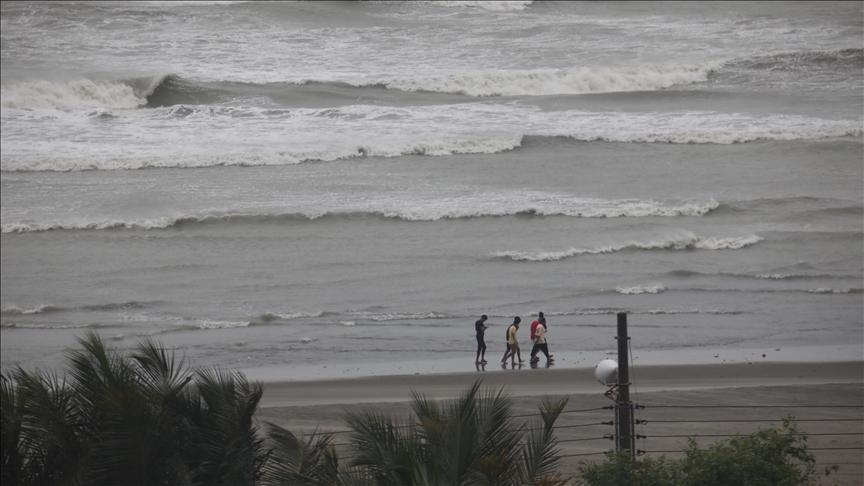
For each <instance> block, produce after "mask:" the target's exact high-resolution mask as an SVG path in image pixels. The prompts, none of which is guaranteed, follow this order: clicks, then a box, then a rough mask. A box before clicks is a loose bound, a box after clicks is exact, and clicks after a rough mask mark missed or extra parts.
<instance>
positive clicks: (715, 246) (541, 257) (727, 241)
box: [493, 233, 762, 262]
mask: <svg viewBox="0 0 864 486" xmlns="http://www.w3.org/2000/svg"><path fill="white" fill-rule="evenodd" d="M760 241H762V238H761V237H759V236H756V235H752V236H744V237H732V238H716V237H712V238H702V237H698V236H695V235H693V234H692V233H690V234H688V235H687V236H685V237H681V238H674V239H670V240H665V241H657V242H648V243H638V242H632V243H628V244H625V245H617V246H605V247H600V248H590V249H586V248H582V249H578V248H570V249H569V250H566V251H554V252H542V251H541V252H520V251H502V252H497V253H493V255H494V256H496V257H502V258H509V259H511V260H514V261H531V262H547V261H555V260H563V259H565V258H570V257H574V256H579V255H598V254H602V253H615V252H618V251H624V250H737V249H740V248H744V247H747V246H750V245H755V244H756V243H758V242H760Z"/></svg>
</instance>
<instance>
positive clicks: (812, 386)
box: [258, 362, 864, 485]
mask: <svg viewBox="0 0 864 486" xmlns="http://www.w3.org/2000/svg"><path fill="white" fill-rule="evenodd" d="M487 369H490V371H485V372H476V373H447V374H423V375H420V374H418V375H402V376H398V375H397V376H380V377H369V378H354V379H339V380H319V381H293V382H277V381H272V382H271V381H268V382H266V383H265V391H264V397H263V399H262V402H261V407H260V410H259V413H258V419H259V421H260V422H262V423H263V422H272V423H275V424H278V425H281V426H283V427H286V428H288V429H289V430H292V431H294V432H311V431H312V430H314V429H315V428H316V427H317V428H318V429H319V430H329V431H336V432H341V431H345V430H346V428H345V425H344V422H343V420H342V417H343V414H344V412H345V411H346V410H347V409H349V408H355V407H368V408H375V409H378V410H389V411H391V412H392V413H394V414H395V415H396V416H397V417H408V416H409V414H410V406H409V401H410V399H411V393H412V390H416V391H418V392H421V393H424V394H425V395H426V396H427V397H429V398H434V399H447V398H451V397H454V396H456V395H458V394H459V393H460V392H461V391H462V390H464V389H465V388H467V387H468V386H470V385H471V384H472V383H474V382H475V380H478V379H482V380H483V384H484V385H488V386H491V387H495V388H498V387H502V386H503V387H506V390H507V392H508V393H509V394H510V396H511V397H513V398H514V413H515V414H517V415H526V417H525V419H526V420H528V419H530V418H531V417H530V415H531V414H534V413H536V411H537V407H538V406H539V403H540V397H542V396H543V395H553V396H561V395H568V396H569V402H568V405H567V407H566V409H565V412H564V413H563V414H562V415H561V417H560V418H559V420H558V422H557V434H558V438H559V440H560V449H561V456H562V457H561V463H560V470H561V471H563V472H564V473H566V474H575V473H576V472H577V468H578V467H579V465H580V463H583V462H599V461H602V459H603V456H602V452H603V451H606V450H609V449H611V448H613V447H614V443H613V442H612V441H611V440H610V439H609V438H605V437H604V436H608V435H610V434H612V433H613V428H612V427H611V426H610V425H608V422H610V421H612V420H613V412H612V411H611V410H609V409H604V408H603V407H608V406H609V405H611V404H612V402H611V401H610V400H609V399H608V398H606V397H604V396H603V393H604V391H605V387H603V386H602V385H600V384H598V383H597V381H596V380H595V378H594V371H593V369H590V368H582V369H554V368H549V369H545V368H543V367H542V366H541V367H539V368H538V369H531V368H528V367H524V368H522V369H510V368H509V367H508V369H506V370H505V369H502V368H501V367H499V366H494V367H491V366H487ZM493 369H494V371H492V370H493ZM631 379H632V382H633V389H632V391H631V397H632V398H633V401H634V402H635V403H637V404H639V405H643V406H644V407H645V408H644V409H641V410H638V411H637V413H636V418H637V419H638V420H640V421H642V422H644V423H640V424H639V425H637V430H636V432H637V434H639V435H644V436H645V438H644V439H640V440H638V441H637V449H639V450H643V451H646V453H647V454H651V455H657V456H659V455H661V454H666V455H667V456H669V457H682V456H683V454H681V453H679V452H676V451H680V450H681V449H683V448H684V447H685V446H686V444H687V437H691V436H696V437H697V440H698V441H699V443H700V444H702V445H707V444H709V443H711V442H714V441H716V440H721V439H723V438H724V437H726V436H729V435H734V434H736V433H741V434H747V433H750V432H752V431H754V430H756V429H757V428H759V427H770V426H771V425H780V424H781V423H782V420H781V419H782V418H783V417H786V416H789V415H792V416H794V417H795V420H796V421H797V422H798V425H799V428H800V429H801V430H803V431H805V432H806V433H807V434H808V435H809V436H810V438H809V440H808V446H809V447H810V448H811V450H812V452H813V454H814V455H815V456H816V458H817V462H818V463H819V464H829V463H837V464H838V465H840V468H841V469H840V471H838V473H836V474H832V475H831V476H830V477H829V478H827V481H826V482H824V484H836V485H860V484H862V483H864V467H862V462H864V461H862V447H864V363H861V362H835V363H753V364H725V365H724V364H716V365H692V366H639V367H636V368H634V369H633V370H632V371H631ZM603 422H607V424H603ZM337 435H339V436H341V434H337ZM337 443H344V442H342V441H340V440H339V438H338V437H337ZM343 456H345V457H349V456H350V453H349V452H348V451H347V450H346V451H344V452H343Z"/></svg>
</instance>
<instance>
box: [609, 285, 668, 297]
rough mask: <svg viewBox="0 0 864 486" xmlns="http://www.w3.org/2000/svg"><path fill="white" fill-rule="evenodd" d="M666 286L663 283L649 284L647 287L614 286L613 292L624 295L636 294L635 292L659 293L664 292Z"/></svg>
mask: <svg viewBox="0 0 864 486" xmlns="http://www.w3.org/2000/svg"><path fill="white" fill-rule="evenodd" d="M665 290H666V287H664V286H663V284H657V285H651V286H648V287H641V286H636V287H616V288H615V292H618V293H619V294H624V295H636V294H659V293H661V292H664V291H665Z"/></svg>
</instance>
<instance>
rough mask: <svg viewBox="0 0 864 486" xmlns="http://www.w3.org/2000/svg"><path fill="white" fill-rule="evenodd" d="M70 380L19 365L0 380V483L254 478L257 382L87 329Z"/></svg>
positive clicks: (261, 455)
mask: <svg viewBox="0 0 864 486" xmlns="http://www.w3.org/2000/svg"><path fill="white" fill-rule="evenodd" d="M79 344H80V345H81V348H82V349H80V350H75V351H73V352H72V353H71V358H70V363H69V366H68V368H67V370H66V371H67V379H65V380H60V379H58V378H57V377H55V376H45V375H42V374H40V373H39V372H34V373H28V372H26V371H24V370H21V369H18V370H15V371H14V372H12V373H10V374H9V376H6V374H5V373H4V374H3V380H2V381H3V383H2V409H3V410H2V448H3V450H2V455H3V472H2V480H3V484H4V485H7V484H10V485H12V484H92V485H102V484H105V485H126V484H128V485H136V484H139V485H152V484H171V485H197V484H202V485H205V484H206V485H219V484H225V485H242V484H249V485H252V484H256V483H257V482H258V481H259V479H260V476H261V469H262V467H263V464H264V462H265V461H266V458H267V453H266V451H264V449H263V446H262V441H261V439H259V438H258V436H257V427H256V426H255V425H254V422H253V419H254V413H255V411H256V409H257V407H258V402H259V401H260V399H261V395H262V392H263V389H262V387H261V385H260V384H251V385H250V384H249V383H248V382H247V381H246V379H245V378H244V377H243V376H242V375H241V374H239V373H236V372H224V371H220V370H218V369H213V370H207V369H205V370H200V369H199V370H195V371H192V370H189V369H187V368H185V367H184V366H183V362H182V360H181V361H180V362H179V363H177V362H175V360H174V358H173V355H172V354H170V353H167V352H166V351H165V349H164V347H162V346H161V345H159V344H157V343H155V342H153V341H151V340H145V341H142V342H141V343H139V345H138V348H137V349H136V350H135V351H134V352H133V353H132V354H131V355H126V354H124V353H121V352H118V351H116V350H110V349H108V348H107V347H106V346H105V344H104V343H103V342H102V340H101V338H99V336H98V335H97V334H95V333H89V334H88V335H87V336H85V338H83V339H79Z"/></svg>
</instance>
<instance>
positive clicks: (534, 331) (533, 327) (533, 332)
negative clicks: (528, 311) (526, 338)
mask: <svg viewBox="0 0 864 486" xmlns="http://www.w3.org/2000/svg"><path fill="white" fill-rule="evenodd" d="M539 325H540V321H534V322H532V323H531V340H532V341H533V340H535V339H536V338H537V337H536V336H537V326H539Z"/></svg>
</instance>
